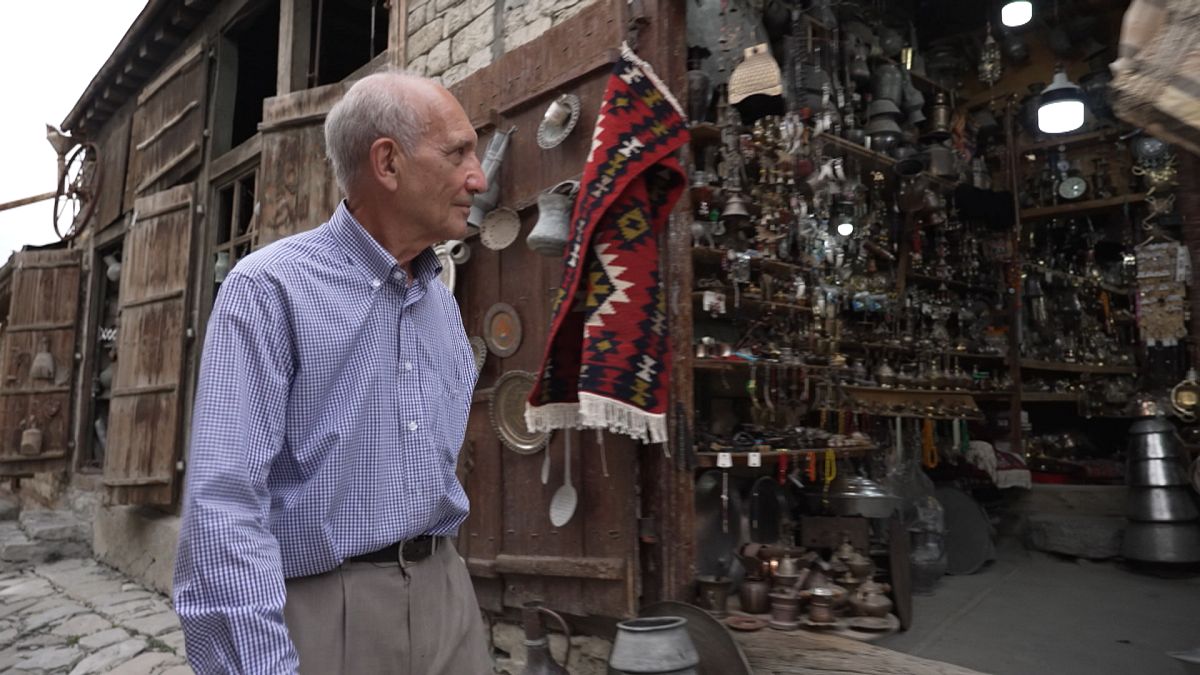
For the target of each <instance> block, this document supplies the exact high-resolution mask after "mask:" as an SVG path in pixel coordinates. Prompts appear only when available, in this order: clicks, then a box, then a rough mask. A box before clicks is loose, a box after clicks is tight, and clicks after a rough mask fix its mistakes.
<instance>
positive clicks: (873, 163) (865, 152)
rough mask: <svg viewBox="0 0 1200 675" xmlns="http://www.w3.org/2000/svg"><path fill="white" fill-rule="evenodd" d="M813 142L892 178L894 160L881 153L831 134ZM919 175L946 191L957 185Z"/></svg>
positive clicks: (816, 138) (929, 176) (929, 175)
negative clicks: (838, 151)
mask: <svg viewBox="0 0 1200 675" xmlns="http://www.w3.org/2000/svg"><path fill="white" fill-rule="evenodd" d="M813 141H814V142H822V143H826V144H828V145H832V146H835V147H837V148H838V149H840V150H843V151H844V152H845V153H846V154H848V155H851V156H853V157H855V158H857V159H858V160H860V161H862V162H865V163H866V164H867V165H868V166H869V168H872V169H877V170H886V172H887V175H888V177H892V176H893V174H892V168H893V167H894V166H895V165H896V160H894V159H892V158H891V157H888V156H887V155H885V154H883V153H881V152H875V151H874V150H870V149H868V148H865V147H863V146H861V145H859V144H858V143H855V142H853V141H848V140H846V139H844V138H842V137H841V136H834V135H833V134H820V135H819V136H815V137H813ZM921 175H922V176H924V177H926V178H928V179H929V181H930V182H931V183H933V184H935V185H938V186H940V187H942V188H945V189H948V190H952V189H954V186H955V185H957V184H958V183H957V182H955V181H953V180H950V179H949V178H942V177H940V176H935V175H933V174H931V173H928V172H922V173H921Z"/></svg>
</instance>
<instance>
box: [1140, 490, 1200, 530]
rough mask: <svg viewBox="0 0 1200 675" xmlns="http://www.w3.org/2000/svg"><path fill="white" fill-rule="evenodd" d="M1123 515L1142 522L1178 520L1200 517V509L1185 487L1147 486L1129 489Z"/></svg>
mask: <svg viewBox="0 0 1200 675" xmlns="http://www.w3.org/2000/svg"><path fill="white" fill-rule="evenodd" d="M1125 515H1126V516H1128V517H1129V519H1130V520H1137V521H1142V522H1179V521H1183V520H1195V519H1197V518H1200V509H1197V508H1196V500H1195V499H1194V498H1193V497H1192V494H1191V491H1190V490H1188V489H1187V488H1186V487H1149V488H1137V489H1134V490H1130V491H1129V496H1128V497H1126V499H1125Z"/></svg>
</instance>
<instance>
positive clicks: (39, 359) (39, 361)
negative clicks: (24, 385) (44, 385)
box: [29, 337, 54, 380]
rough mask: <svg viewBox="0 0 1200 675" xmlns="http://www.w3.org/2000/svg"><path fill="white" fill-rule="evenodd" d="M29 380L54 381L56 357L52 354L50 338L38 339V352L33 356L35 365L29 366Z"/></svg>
mask: <svg viewBox="0 0 1200 675" xmlns="http://www.w3.org/2000/svg"><path fill="white" fill-rule="evenodd" d="M29 379H31V380H53V379H54V355H53V354H51V353H50V339H49V338H45V337H42V338H38V350H37V353H36V354H34V355H33V363H31V364H30V366H29Z"/></svg>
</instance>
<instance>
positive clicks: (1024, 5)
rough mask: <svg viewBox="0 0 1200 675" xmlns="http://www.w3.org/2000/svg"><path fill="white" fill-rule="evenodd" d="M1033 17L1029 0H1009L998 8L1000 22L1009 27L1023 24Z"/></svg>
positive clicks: (1031, 4)
mask: <svg viewBox="0 0 1200 675" xmlns="http://www.w3.org/2000/svg"><path fill="white" fill-rule="evenodd" d="M1032 18H1033V3H1032V2H1030V1H1029V0H1009V2H1006V3H1004V6H1003V7H1001V8H1000V23H1002V24H1004V25H1005V26H1008V27H1009V28H1016V27H1017V26H1024V25H1025V24H1027V23H1029V20H1030V19H1032Z"/></svg>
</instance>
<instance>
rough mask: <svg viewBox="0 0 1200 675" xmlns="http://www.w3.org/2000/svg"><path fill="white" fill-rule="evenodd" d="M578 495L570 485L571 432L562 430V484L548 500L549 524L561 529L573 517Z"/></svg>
mask: <svg viewBox="0 0 1200 675" xmlns="http://www.w3.org/2000/svg"><path fill="white" fill-rule="evenodd" d="M578 502H579V495H578V494H577V493H576V492H575V487H574V486H572V485H571V430H570V429H564V430H563V484H562V487H560V488H558V490H557V491H556V492H555V493H554V497H553V498H552V499H551V500H550V523H551V524H552V525H554V526H555V527H562V526H563V525H566V524H567V523H569V522H570V521H571V518H572V517H573V516H574V515H575V505H576V504H578Z"/></svg>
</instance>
